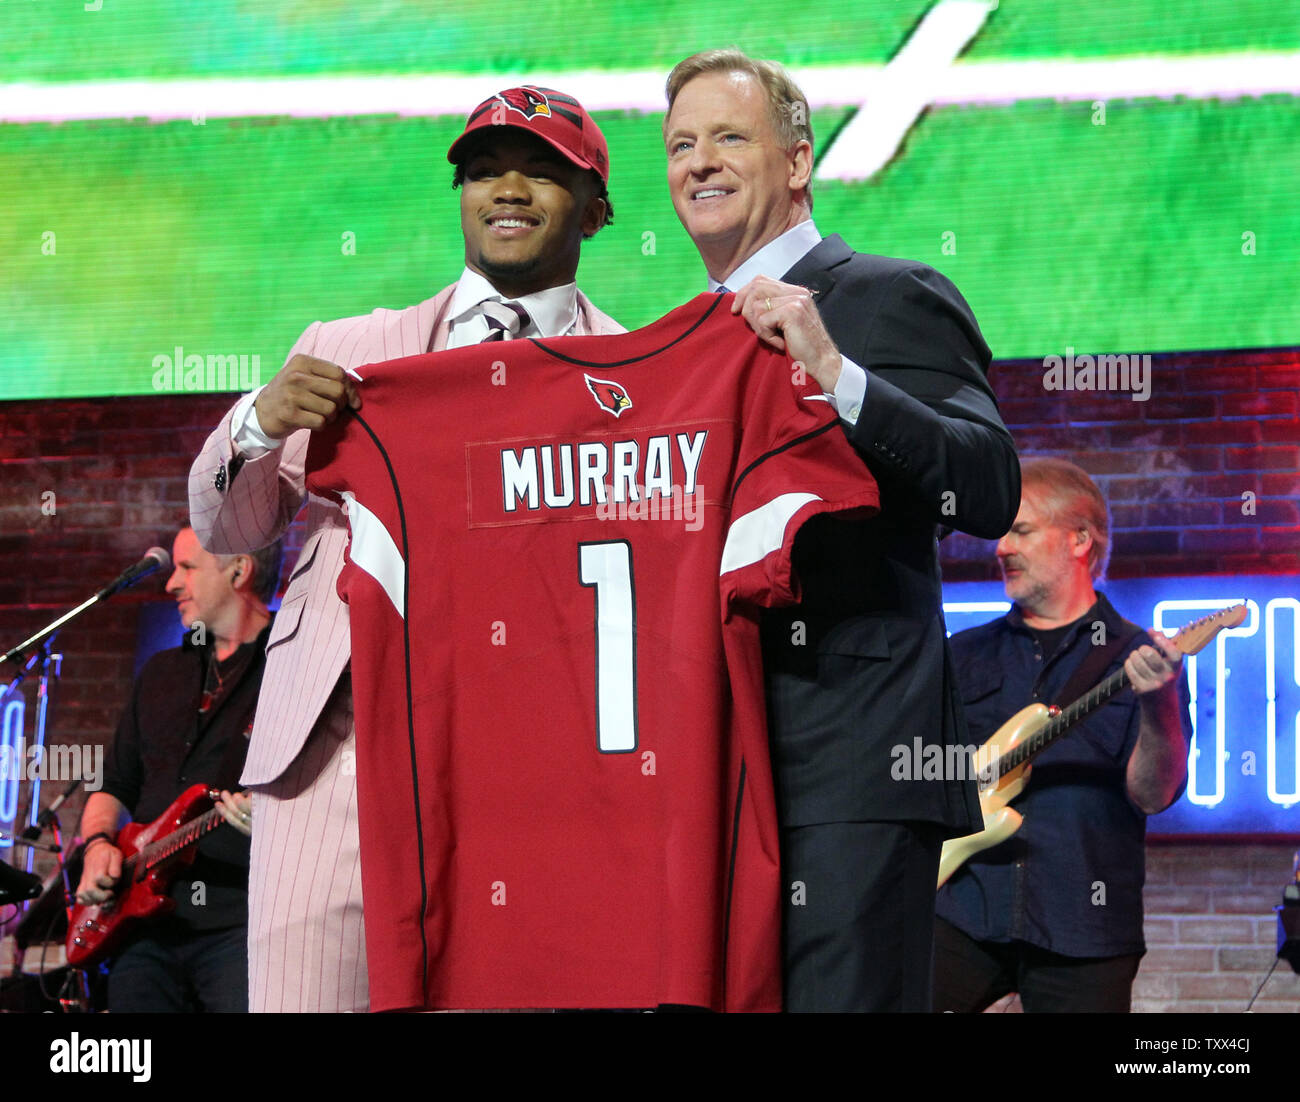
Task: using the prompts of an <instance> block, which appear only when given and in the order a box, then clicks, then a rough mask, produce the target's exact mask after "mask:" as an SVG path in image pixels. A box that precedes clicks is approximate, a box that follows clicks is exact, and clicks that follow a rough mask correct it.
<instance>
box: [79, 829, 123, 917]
mask: <svg viewBox="0 0 1300 1102" xmlns="http://www.w3.org/2000/svg"><path fill="white" fill-rule="evenodd" d="M121 878H122V851H121V850H120V849H118V848H117V846H115V845H113V843H112V842H105V841H99V842H94V843H92V844H91V847H90V848H89V849H88V850H86V855H85V858H84V861H83V864H82V866H81V883H80V884H78V885H77V902H78V903H85V904H90V903H103V902H104V901H105V900H108V899H111V898H112V897H113V886H114V885H115V884H116V883H117V882H118V880H120V879H121Z"/></svg>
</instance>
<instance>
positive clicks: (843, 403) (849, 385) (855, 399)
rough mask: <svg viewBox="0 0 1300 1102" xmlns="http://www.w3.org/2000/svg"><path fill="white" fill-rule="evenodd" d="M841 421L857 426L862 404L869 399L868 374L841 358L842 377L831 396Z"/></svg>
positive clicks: (843, 356)
mask: <svg viewBox="0 0 1300 1102" xmlns="http://www.w3.org/2000/svg"><path fill="white" fill-rule="evenodd" d="M831 399H832V401H834V403H835V410H836V412H837V413H838V414H839V415H840V420H841V421H846V422H847V423H848V424H850V425H856V424H857V423H858V418H859V417H861V416H862V403H863V402H865V401H866V399H867V373H866V372H865V371H864V370H863V369H862V368H860V367H859V366H858V365H857V364H855V363H854V362H853V361H852V360H850V359H849V358H848V357H847V356H845V355H843V354H841V356H840V377H839V381H838V382H837V383H836V384H835V393H834V394H832V395H831Z"/></svg>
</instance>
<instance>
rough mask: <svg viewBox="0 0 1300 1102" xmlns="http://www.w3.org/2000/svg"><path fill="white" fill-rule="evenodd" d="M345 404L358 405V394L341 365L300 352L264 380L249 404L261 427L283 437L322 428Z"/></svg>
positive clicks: (359, 398) (358, 406) (272, 435)
mask: <svg viewBox="0 0 1300 1102" xmlns="http://www.w3.org/2000/svg"><path fill="white" fill-rule="evenodd" d="M345 405H347V406H351V407H352V408H353V409H360V408H361V396H360V395H359V394H358V393H357V388H356V384H355V383H354V382H353V380H352V379H351V378H350V377H349V376H348V375H347V373H346V372H345V371H344V370H343V368H341V367H339V366H338V364H332V363H330V362H329V361H328V360H318V359H316V357H315V356H305V355H303V354H302V353H301V352H300V353H299V354H298V355H296V356H294V358H293V359H291V360H290V361H289V362H288V363H287V364H285V365H284V367H282V368H281V369H280V370H279V372H278V373H277V374H276V376H275V378H274V379H272V380H271V381H270V382H269V383H267V384H266V386H265V387H264V388H263V390H262V393H261V394H259V395H258V396H257V401H256V402H254V403H253V408H254V409H255V410H257V423H258V424H259V425H260V426H261V427H262V431H263V432H264V433H266V435H267V436H270V437H272V438H273V439H275V440H283V439H284V438H285V437H286V436H288V435H289V434H290V433H291V432H294V431H295V430H297V429H313V430H314V429H319V428H324V427H325V426H326V425H328V424H329V423H330V422H331V421H333V420H334V418H335V417H337V416H338V415H339V411H340V410H342V408H343V407H344V406H345Z"/></svg>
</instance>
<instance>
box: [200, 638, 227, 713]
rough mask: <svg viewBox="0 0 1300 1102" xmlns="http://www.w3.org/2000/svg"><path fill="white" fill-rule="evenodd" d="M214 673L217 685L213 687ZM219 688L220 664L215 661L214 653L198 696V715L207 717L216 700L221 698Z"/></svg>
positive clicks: (220, 680) (220, 681) (220, 683)
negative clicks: (201, 690)
mask: <svg viewBox="0 0 1300 1102" xmlns="http://www.w3.org/2000/svg"><path fill="white" fill-rule="evenodd" d="M214 673H215V674H216V675H217V683H216V685H215V686H213V684H212V675H213V674H214ZM221 687H222V679H221V663H220V662H219V661H217V656H216V653H215V651H214V652H213V654H212V658H211V660H210V661H209V662H208V671H207V674H206V676H205V677H204V684H203V692H202V693H200V694H199V715H207V713H208V712H209V711H210V710H211V709H212V705H213V704H215V703H216V701H217V698H218V697H220V696H221Z"/></svg>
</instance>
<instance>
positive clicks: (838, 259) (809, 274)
mask: <svg viewBox="0 0 1300 1102" xmlns="http://www.w3.org/2000/svg"><path fill="white" fill-rule="evenodd" d="M852 257H853V250H852V249H850V248H849V247H848V246H847V245H846V244H845V243H844V239H843V238H842V237H840V235H839V234H837V233H833V234H831V235H830V237H823V238H822V239H821V240H820V241H819V242H818V243H817V244H816V245H814V246H813V248H812V249H811V250H809V251H808V252H807V253H806V254H805V255H804V257H803V259H801V260H800V261H799V263H797V264H796V265H795V266H794V267H793V268H791V269H790V270H789V271H788V272H786V273H785V275H783V276H782V277H781V282H782V283H797V284H798V285H799V286H800V287H807V288H808V290H810V291H811V292H812V293H813V300H814V301H815V302H817V303H818V304H819V305H820V303H821V301H822V299H823V298H825V297H826V296H827V295H828V294H830V292H831V290H832V289H833V288H834V286H835V279H836V273H835V269H836V268H838V267H839V266H840V265H841V264H843V263H845V262H846V261H848V260H851V259H852Z"/></svg>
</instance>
